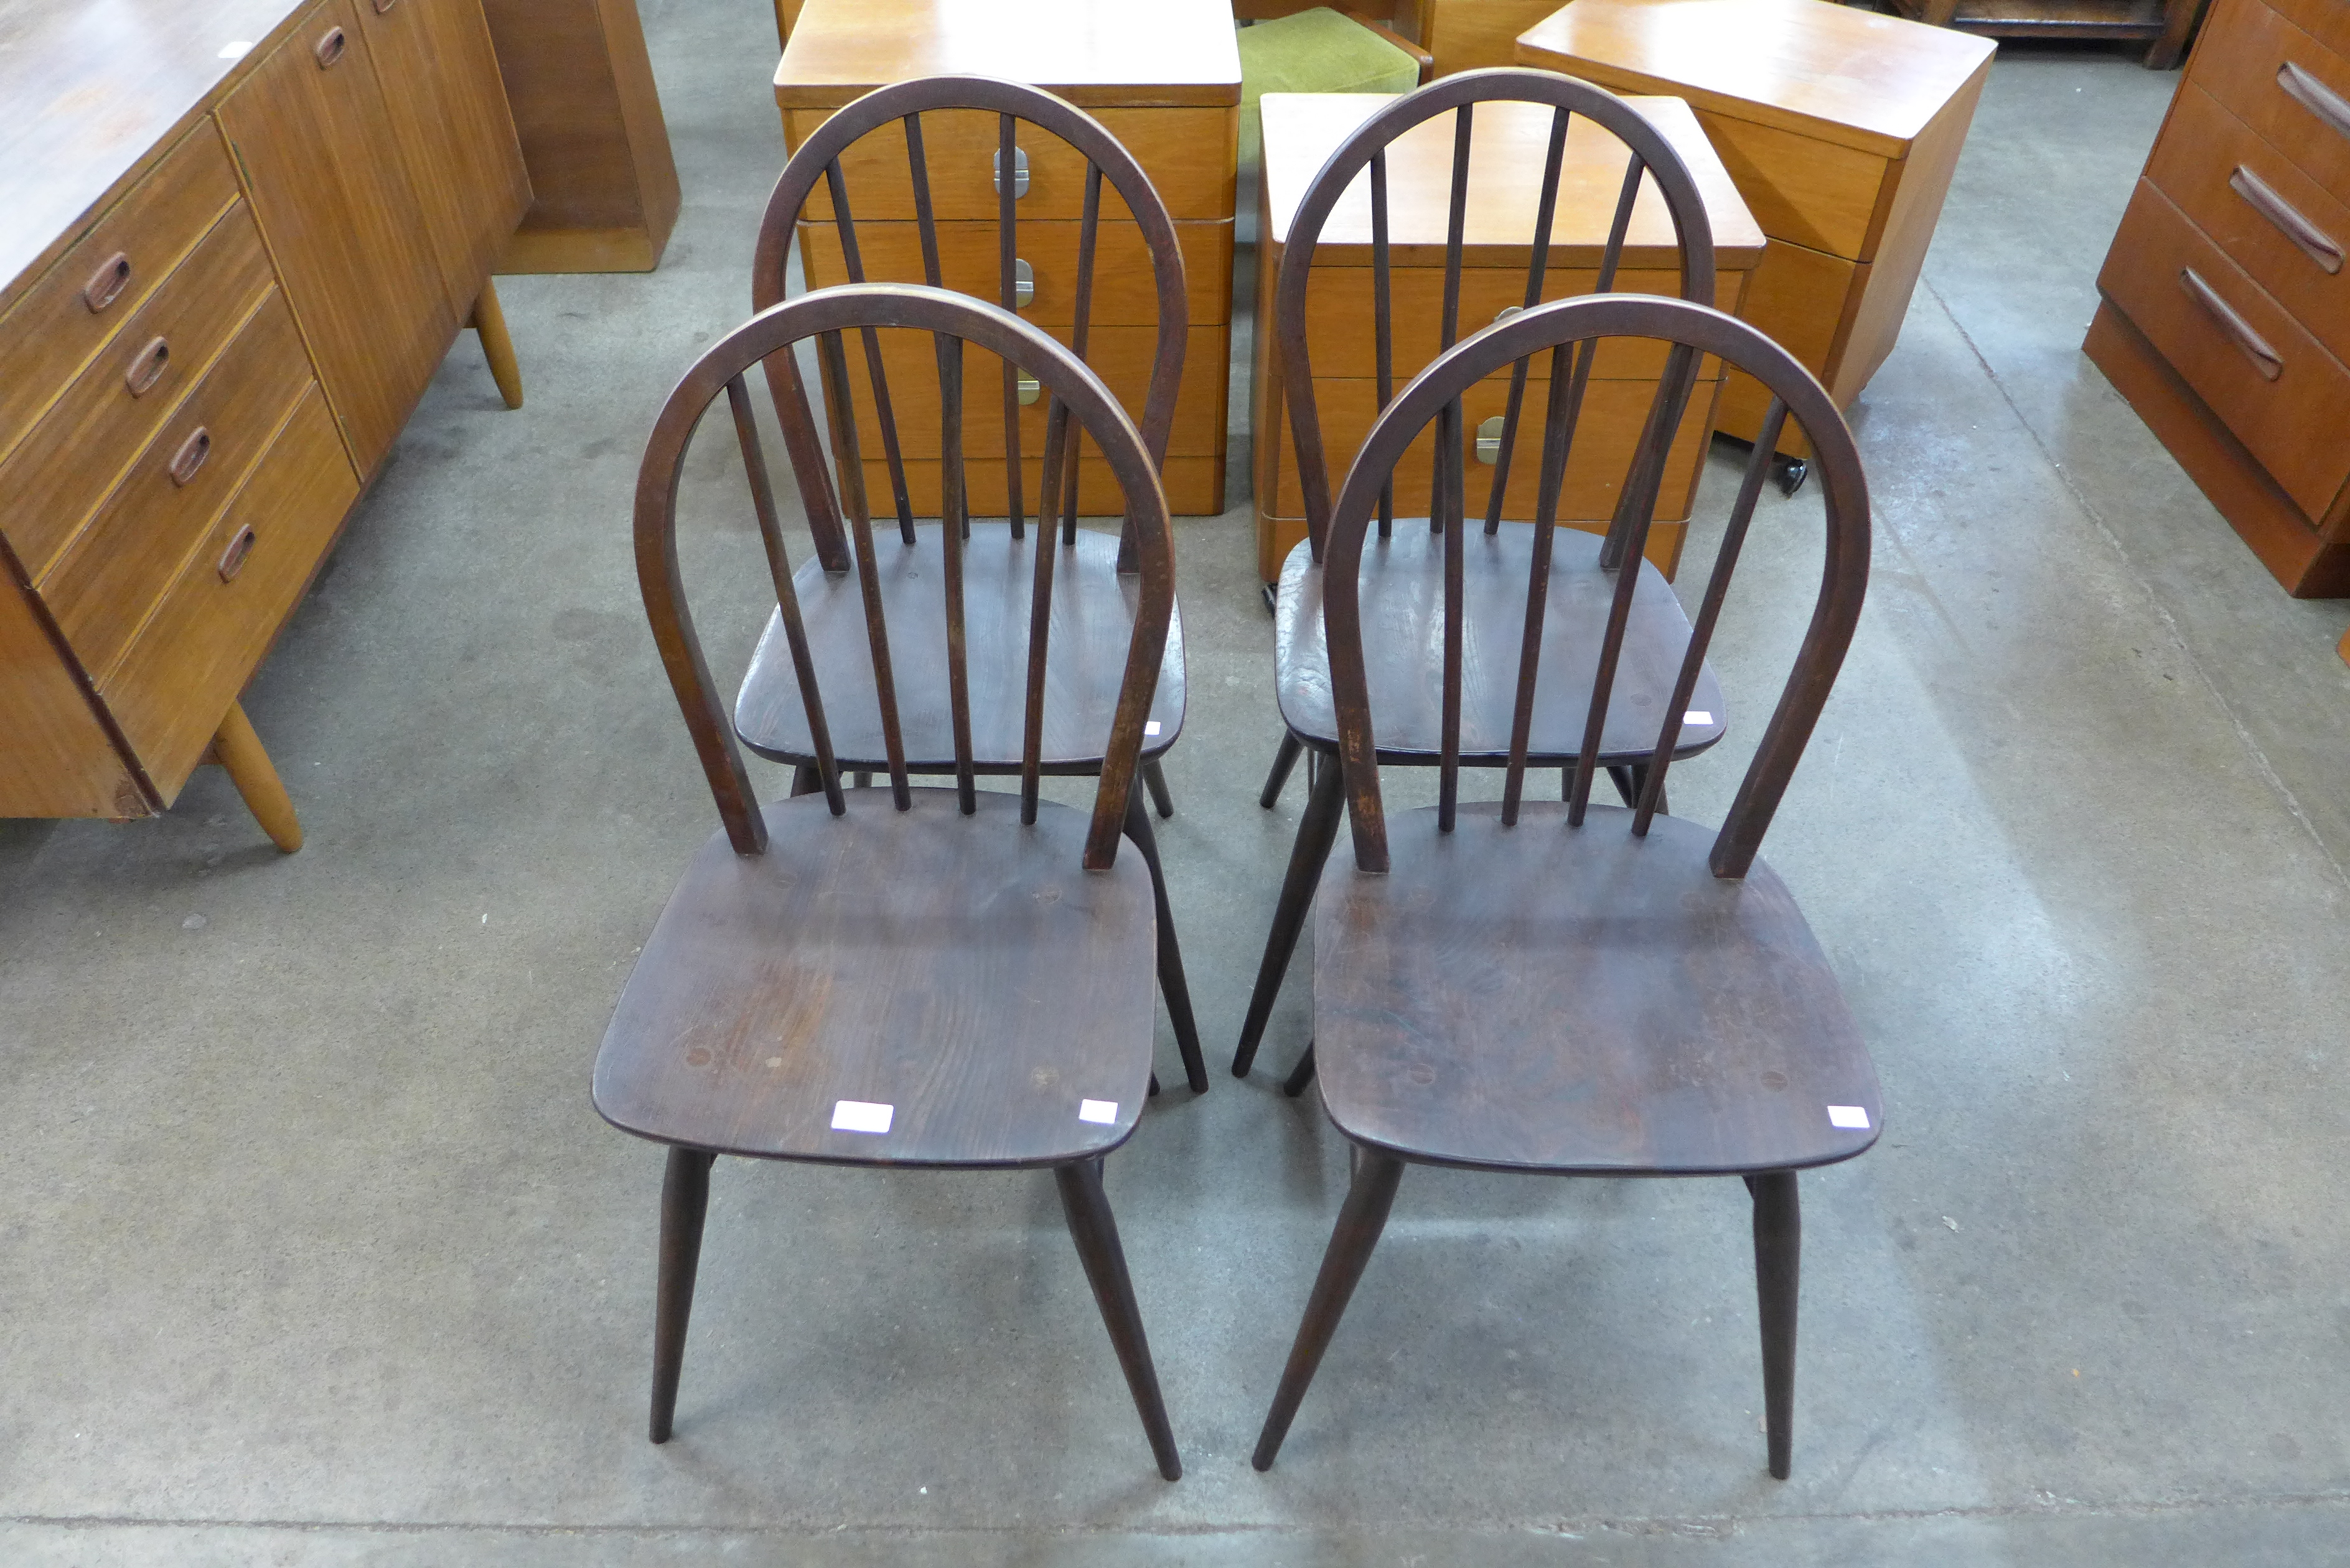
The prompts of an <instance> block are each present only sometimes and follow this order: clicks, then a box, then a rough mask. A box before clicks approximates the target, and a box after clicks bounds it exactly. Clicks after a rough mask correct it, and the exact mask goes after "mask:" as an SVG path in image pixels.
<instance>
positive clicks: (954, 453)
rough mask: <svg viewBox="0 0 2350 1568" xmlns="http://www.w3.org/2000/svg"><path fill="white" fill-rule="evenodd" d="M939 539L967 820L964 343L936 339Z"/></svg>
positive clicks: (972, 799) (971, 786)
mask: <svg viewBox="0 0 2350 1568" xmlns="http://www.w3.org/2000/svg"><path fill="white" fill-rule="evenodd" d="M936 341H937V345H938V355H939V427H940V429H939V455H940V457H941V459H942V460H943V461H942V462H941V465H940V468H941V492H942V493H941V507H940V511H941V516H940V518H939V538H940V540H941V544H942V545H944V554H945V556H946V585H945V587H946V601H947V707H948V712H949V714H950V717H951V720H952V722H953V725H954V753H955V799H956V802H957V804H959V805H961V806H962V814H963V815H965V816H969V815H972V813H974V812H976V811H977V810H978V809H979V801H978V797H977V794H976V791H977V780H976V777H975V775H974V774H973V772H972V740H971V670H970V661H969V658H968V652H967V649H966V644H965V641H964V637H963V607H962V547H963V541H964V540H965V539H967V538H968V537H970V533H971V508H970V504H969V499H968V497H967V495H966V493H965V492H964V476H963V459H962V338H960V337H948V336H946V335H945V334H943V333H941V334H940V335H939V336H938V337H937V339H936Z"/></svg>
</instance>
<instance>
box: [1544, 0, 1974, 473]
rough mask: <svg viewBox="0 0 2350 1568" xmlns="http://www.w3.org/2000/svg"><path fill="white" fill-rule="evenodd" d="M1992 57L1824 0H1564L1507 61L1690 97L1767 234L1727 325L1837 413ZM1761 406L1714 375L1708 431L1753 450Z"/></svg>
mask: <svg viewBox="0 0 2350 1568" xmlns="http://www.w3.org/2000/svg"><path fill="white" fill-rule="evenodd" d="M1992 48H1993V46H1992V45H1991V44H1989V43H1987V42H1985V41H1984V40H1982V39H1981V38H1974V37H1969V36H1966V35H1964V34H1960V33H1952V32H1948V31H1945V30H1943V29H1941V28H1939V27H1925V26H1918V24H1917V23H1914V22H1905V21H1902V20H1901V19H1900V18H1898V17H1896V16H1877V15H1876V14H1874V13H1873V12H1867V11H1858V10H1854V9H1852V8H1850V7H1847V6H1844V5H1830V4H1827V3H1826V0H1574V4H1572V5H1568V6H1566V7H1565V9H1564V10H1561V11H1559V12H1557V13H1555V15H1553V16H1549V17H1547V18H1545V19H1544V21H1542V22H1541V23H1539V24H1537V25H1536V26H1534V27H1533V28H1532V29H1531V30H1529V31H1528V32H1527V33H1526V34H1525V35H1524V36H1522V37H1521V38H1520V39H1519V40H1518V58H1519V59H1520V60H1521V61H1523V63H1525V64H1527V65H1530V66H1540V67H1544V68H1545V69H1549V70H1556V71H1565V73H1566V74H1567V75H1569V76H1575V77H1582V78H1586V79H1587V80H1590V81H1595V82H1597V83H1599V84H1600V85H1601V86H1602V87H1606V88H1613V89H1614V90H1616V91H1617V92H1622V93H1670V94H1672V95H1674V96H1675V97H1678V98H1684V99H1688V100H1689V102H1690V107H1691V108H1693V109H1696V110H1697V117H1698V120H1699V123H1700V124H1701V125H1703V126H1704V127H1705V131H1706V134H1707V135H1708V136H1710V137H1711V138H1712V139H1713V145H1714V148H1715V150H1716V151H1719V152H1720V153H1721V161H1722V162H1723V163H1724V164H1726V165H1728V167H1729V169H1730V173H1731V178H1732V179H1733V180H1735V181H1737V182H1738V189H1739V192H1740V193H1741V194H1742V195H1743V196H1744V197H1745V198H1746V204H1747V206H1748V207H1750V208H1751V209H1752V211H1753V213H1754V218H1755V221H1756V222H1757V223H1761V224H1762V225H1763V233H1764V234H1768V235H1769V236H1770V237H1771V243H1770V244H1769V245H1768V246H1767V247H1766V248H1765V249H1764V251H1763V262H1762V265H1760V266H1759V267H1757V268H1756V269H1755V272H1754V277H1753V281H1752V284H1750V285H1749V286H1748V289H1747V293H1746V301H1745V305H1744V306H1743V308H1742V309H1741V310H1740V311H1739V313H1738V314H1739V315H1740V316H1741V317H1742V318H1743V319H1745V320H1748V321H1751V322H1752V323H1753V324H1754V325H1755V326H1757V327H1761V328H1762V329H1763V331H1764V332H1766V333H1768V334H1769V335H1770V336H1771V337H1773V338H1775V339H1777V340H1778V341H1779V342H1780V343H1782V344H1784V345H1785V346H1786V347H1787V348H1788V349H1789V350H1790V351H1792V352H1793V353H1794V356H1795V358H1798V359H1801V360H1802V361H1803V362H1804V365H1805V366H1806V367H1807V368H1808V369H1810V370H1811V372H1812V373H1813V374H1814V375H1815V376H1817V377H1818V378H1819V379H1820V380H1821V382H1822V383H1823V384H1824V385H1825V386H1826V388H1827V389H1828V395H1829V396H1830V397H1832V398H1834V399H1835V404H1836V407H1837V408H1839V409H1849V408H1851V406H1852V404H1853V400H1855V399H1856V398H1857V397H1859V395H1860V391H1861V389H1862V388H1863V387H1866V385H1867V384H1868V379H1869V377H1871V376H1873V375H1875V374H1876V373H1877V366H1879V365H1881V364H1883V363H1884V361H1885V357H1886V356H1887V354H1889V353H1891V352H1892V351H1893V344H1894V340H1895V338H1896V337H1898V336H1899V334H1900V331H1901V321H1902V317H1904V316H1905V315H1906V314H1907V313H1908V308H1909V295H1910V291H1911V290H1912V289H1913V288H1915V287H1916V286H1917V282H1918V269H1919V268H1920V267H1921V266H1922V265H1924V263H1925V260H1926V247H1927V246H1928V244H1929V243H1931V241H1932V240H1933V237H1934V223H1935V221H1936V220H1937V219H1938V218H1939V217H1940V215H1941V212H1942V197H1943V195H1944V193H1945V192H1947V191H1948V190H1949V189H1950V172H1951V171H1952V170H1953V169H1955V168H1956V167H1957V165H1958V161H1959V149H1960V144H1961V143H1962V142H1964V140H1966V134H1967V127H1968V124H1969V123H1970V121H1971V120H1972V119H1973V118H1974V112H1975V102H1976V100H1977V99H1979V98H1981V95H1982V87H1983V82H1984V79H1985V78H1987V77H1988V76H1989V75H1990V71H1991V52H1992ZM1768 401H1769V400H1768V399H1767V398H1766V397H1764V395H1763V389H1762V388H1761V387H1759V386H1757V385H1756V384H1755V383H1754V382H1753V381H1752V380H1748V379H1742V378H1740V377H1738V376H1735V375H1733V376H1731V379H1730V386H1729V388H1728V389H1727V390H1725V391H1724V392H1723V394H1722V399H1721V431H1723V433H1725V434H1728V435H1734V436H1737V437H1739V438H1740V439H1741V440H1743V441H1752V440H1753V439H1754V435H1755V431H1757V430H1758V429H1759V428H1760V427H1761V425H1762V422H1763V408H1764V405H1765V404H1766V403H1767V402H1768ZM1784 439H1785V440H1786V441H1787V442H1788V444H1787V445H1786V447H1785V448H1784V449H1783V450H1785V451H1786V452H1788V453H1790V454H1791V455H1793V456H1796V457H1801V456H1802V455H1803V449H1802V447H1801V444H1800V438H1799V437H1797V436H1796V435H1795V434H1794V432H1793V431H1790V432H1789V433H1788V435H1787V436H1786V437H1785V438H1784Z"/></svg>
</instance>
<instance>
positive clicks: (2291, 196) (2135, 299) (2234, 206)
mask: <svg viewBox="0 0 2350 1568" xmlns="http://www.w3.org/2000/svg"><path fill="white" fill-rule="evenodd" d="M2345 257H2350V5H2344V4H2342V3H2341V0H2269V3H2268V4H2262V0H2218V4H2217V5H2214V6H2213V7H2212V10H2211V13H2210V17H2209V19H2208V20H2207V21H2206V22H2205V23H2204V26H2203V32H2202V35H2201V36H2200V37H2199V39H2198V40H2197V41H2196V45H2195V54H2194V57H2193V58H2192V59H2191V60H2190V61H2189V64H2188V69H2187V75H2186V77H2185V78H2183V79H2182V80H2181V81H2180V83H2179V86H2178V95H2177V96H2176V97H2175V98H2174V99H2172V100H2171V105H2170V115H2169V118H2168V119H2166V120H2164V121H2163V126H2162V132H2161V135H2160V136H2159V137H2158V139H2157V140H2156V141H2155V144H2154V151H2153V153H2152V154H2151V155H2150V156H2149V157H2148V158H2147V165H2146V172H2145V173H2144V175H2142V176H2141V177H2140V178H2139V180H2138V183H2137V191H2136V192H2135V193H2134V194H2133V195H2132V196H2131V198H2130V204H2129V209H2128V211H2127V212H2126V213H2124V214H2123V216H2122V226H2121V232H2120V233H2119V234H2116V235H2115V236H2114V244H2113V250H2112V252H2111V253H2110V254H2108V255H2107V256H2106V265H2105V268H2104V270H2103V271H2102V272H2100V273H2099V274H2098V275H2097V289H2098V292H2099V293H2100V294H2101V295H2102V296H2103V298H2102V299H2101V300H2100V302H2099V304H2098V306H2097V314H2096V318H2095V320H2094V321H2093V322H2092V323H2091V324H2090V327H2089V337H2088V341H2087V342H2086V343H2085V345H2084V348H2086V350H2087V351H2088V355H2089V358H2091V359H2093V360H2095V362H2096V364H2097V367H2098V368H2099V369H2102V370H2104V371H2105V373H2106V377H2107V378H2108V379H2110V380H2111V381H2112V382H2113V384H2114V386H2115V387H2116V389H2118V390H2119V391H2120V392H2121V394H2122V395H2123V396H2124V397H2125V398H2126V399H2128V400H2129V403H2130V406H2131V407H2132V408H2134V409H2136V410H2137V412H2138V415H2139V417H2140V418H2142V419H2144V420H2145V421H2146V422H2147V424H2148V425H2149V426H2151V427H2152V428H2153V430H2154V432H2155V434H2156V435H2158V436H2159V437H2161V438H2162V442H2163V444H2164V445H2165V446H2167V447H2168V448H2169V449H2170V452H2171V455H2172V456H2174V457H2176V458H2177V459H2178V462H2179V464H2180V466H2181V467H2183V468H2185V469H2186V470H2187V472H2188V473H2189V475H2190V476H2191V477H2192V478H2193V479H2194V481H2195V483H2197V484H2198V485H2199V486H2200V487H2201V488H2202V491H2203V493H2204V494H2205V495H2207V496H2209V497H2210V501H2211V504H2212V505H2214V506H2216V507H2218V508H2219V509H2220V514H2222V515H2224V516H2225V517H2226V518H2227V519H2228V521H2229V522H2230V524H2234V525H2235V529H2236V532H2237V533H2239V534H2241V535H2243V538H2244V542H2245V543H2246V544H2248V545H2251V547H2252V549H2253V551H2254V552H2255V553H2256V554H2258V555H2259V556H2260V558H2261V559H2262V561H2263V562H2264V563H2266V564H2267V566H2268V568H2269V570H2270V571H2272V572H2273V573H2274V574H2275V575H2276V577H2277V580H2278V581H2279V582H2281V583H2282V584H2283V585H2284V586H2285V587H2286V588H2287V589H2288V590H2289V591H2291V592H2292V593H2293V595H2294V596H2296V597H2303V598H2324V597H2338V596H2341V595H2345V594H2350V275H2345V273H2344V270H2343V268H2344V262H2345Z"/></svg>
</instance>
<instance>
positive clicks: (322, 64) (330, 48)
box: [317, 27, 348, 71]
mask: <svg viewBox="0 0 2350 1568" xmlns="http://www.w3.org/2000/svg"><path fill="white" fill-rule="evenodd" d="M347 41H348V40H346V39H345V38H344V36H343V30H342V29H341V28H340V27H329V28H328V29H327V36H325V37H323V38H321V39H319V40H318V47H317V56H318V68H319V69H320V70H322V71H323V70H330V69H332V68H333V67H334V64H335V62H336V61H337V60H339V59H341V58H342V57H343V45H344V44H345V43H346V42H347Z"/></svg>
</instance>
